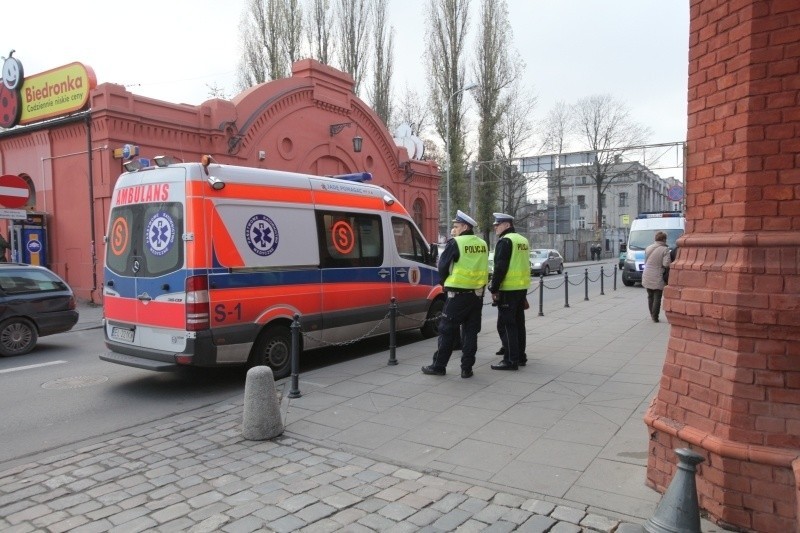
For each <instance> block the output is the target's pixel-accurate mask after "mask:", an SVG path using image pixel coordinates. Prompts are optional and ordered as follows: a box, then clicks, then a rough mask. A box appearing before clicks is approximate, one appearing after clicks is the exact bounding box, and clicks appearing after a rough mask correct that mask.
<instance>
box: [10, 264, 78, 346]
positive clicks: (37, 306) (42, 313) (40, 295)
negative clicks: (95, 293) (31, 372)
mask: <svg viewBox="0 0 800 533" xmlns="http://www.w3.org/2000/svg"><path fill="white" fill-rule="evenodd" d="M77 322H78V312H77V311H76V310H75V296H74V295H73V293H72V289H70V288H69V286H68V285H67V284H66V283H65V282H64V280H62V279H61V278H59V277H58V276H56V275H55V274H54V273H53V272H51V271H50V270H48V269H46V268H44V267H40V266H34V265H23V264H18V263H0V355H3V356H10V355H22V354H26V353H28V352H30V351H31V350H33V348H34V347H35V346H36V342H37V341H38V340H39V337H44V336H45V335H52V334H54V333H61V332H64V331H69V330H70V329H72V327H73V326H74V325H75V324H76V323H77Z"/></svg>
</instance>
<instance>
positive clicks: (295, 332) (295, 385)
mask: <svg viewBox="0 0 800 533" xmlns="http://www.w3.org/2000/svg"><path fill="white" fill-rule="evenodd" d="M291 330H292V388H291V389H290V390H289V398H299V397H300V396H302V394H300V315H297V314H296V315H294V321H293V322H292V325H291Z"/></svg>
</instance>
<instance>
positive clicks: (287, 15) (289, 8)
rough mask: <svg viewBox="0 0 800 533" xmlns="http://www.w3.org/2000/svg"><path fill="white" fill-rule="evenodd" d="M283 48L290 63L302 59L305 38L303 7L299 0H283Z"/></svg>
mask: <svg viewBox="0 0 800 533" xmlns="http://www.w3.org/2000/svg"><path fill="white" fill-rule="evenodd" d="M281 12H282V14H283V32H282V34H281V37H282V39H283V42H282V43H281V44H282V45H283V49H284V51H285V52H286V57H287V59H288V60H289V65H291V64H292V63H294V62H295V61H297V60H298V59H300V43H301V42H302V38H303V9H302V7H301V6H300V4H299V2H298V0H283V6H282V8H281Z"/></svg>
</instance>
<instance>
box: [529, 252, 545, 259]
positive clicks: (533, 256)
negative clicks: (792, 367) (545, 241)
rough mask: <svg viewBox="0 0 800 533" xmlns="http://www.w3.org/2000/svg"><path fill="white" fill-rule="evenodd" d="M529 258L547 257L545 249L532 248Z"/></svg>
mask: <svg viewBox="0 0 800 533" xmlns="http://www.w3.org/2000/svg"><path fill="white" fill-rule="evenodd" d="M531 259H547V250H534V251H532V252H531Z"/></svg>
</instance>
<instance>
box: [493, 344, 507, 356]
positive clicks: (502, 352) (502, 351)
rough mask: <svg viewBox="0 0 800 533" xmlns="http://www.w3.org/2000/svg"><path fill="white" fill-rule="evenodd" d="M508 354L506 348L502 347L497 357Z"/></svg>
mask: <svg viewBox="0 0 800 533" xmlns="http://www.w3.org/2000/svg"><path fill="white" fill-rule="evenodd" d="M505 354H506V347H505V346H501V347H500V349H499V350H497V351H496V352H495V355H505Z"/></svg>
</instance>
